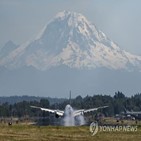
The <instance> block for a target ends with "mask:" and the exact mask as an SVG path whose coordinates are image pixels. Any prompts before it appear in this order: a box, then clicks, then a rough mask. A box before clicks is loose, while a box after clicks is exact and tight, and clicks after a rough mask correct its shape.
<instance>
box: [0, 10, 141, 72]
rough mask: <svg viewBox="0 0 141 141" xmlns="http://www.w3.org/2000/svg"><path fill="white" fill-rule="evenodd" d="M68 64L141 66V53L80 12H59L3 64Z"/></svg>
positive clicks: (43, 66)
mask: <svg viewBox="0 0 141 141" xmlns="http://www.w3.org/2000/svg"><path fill="white" fill-rule="evenodd" d="M61 65H65V66H68V67H70V68H77V69H83V68H85V69H94V68H101V67H106V68H109V69H115V70H118V69H127V70H134V69H137V70H139V71H140V70H141V56H137V55H133V54H131V53H129V52H126V51H124V50H122V49H120V47H119V46H118V45H117V44H115V43H114V42H113V41H112V40H111V39H109V38H108V37H107V36H106V35H105V34H104V33H103V32H102V31H100V30H98V29H97V28H96V26H95V25H94V24H92V23H91V22H89V21H88V20H87V19H86V18H85V17H84V16H83V15H81V14H79V13H74V12H69V11H63V12H60V13H58V14H57V15H56V16H55V17H54V18H53V19H52V20H51V21H50V22H49V23H48V24H47V25H46V26H45V27H44V28H43V30H42V31H41V32H40V34H39V35H38V36H37V37H36V39H35V40H33V41H30V42H27V43H25V44H22V45H20V46H19V47H18V48H15V49H14V50H10V51H9V53H6V55H5V56H4V57H3V58H2V59H1V60H0V66H5V67H7V68H12V69H13V68H18V67H21V66H32V67H34V68H36V69H38V70H47V69H49V68H51V67H57V66H61Z"/></svg>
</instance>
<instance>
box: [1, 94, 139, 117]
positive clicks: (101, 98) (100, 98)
mask: <svg viewBox="0 0 141 141" xmlns="http://www.w3.org/2000/svg"><path fill="white" fill-rule="evenodd" d="M69 103H70V101H69V100H65V101H63V102H61V103H54V104H50V103H49V100H48V99H47V98H43V99H41V100H40V101H36V100H34V101H21V102H18V103H14V104H9V103H8V102H5V103H2V104H1V105H0V117H19V118H20V117H24V116H29V117H42V116H48V115H49V113H47V112H43V111H41V110H37V109H33V108H31V107H30V106H31V105H34V106H39V107H44V108H51V109H60V110H64V108H65V106H66V105H67V104H69ZM71 105H72V107H73V108H74V109H89V108H95V107H100V106H105V105H106V106H109V107H108V108H107V109H105V110H103V112H104V114H105V115H106V116H114V115H115V114H120V113H121V112H123V111H125V109H127V110H129V111H131V110H134V111H141V94H135V95H134V96H131V97H126V96H125V95H124V94H123V93H122V92H116V93H115V95H114V96H110V95H93V96H88V95H87V96H86V97H84V98H83V97H81V96H80V95H79V96H77V97H76V98H74V99H72V101H71Z"/></svg>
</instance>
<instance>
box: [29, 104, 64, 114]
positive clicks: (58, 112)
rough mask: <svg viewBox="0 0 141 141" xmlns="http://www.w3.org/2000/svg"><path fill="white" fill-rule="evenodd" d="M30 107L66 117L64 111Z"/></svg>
mask: <svg viewBox="0 0 141 141" xmlns="http://www.w3.org/2000/svg"><path fill="white" fill-rule="evenodd" d="M30 107H31V108H35V109H40V110H42V111H46V112H49V113H54V114H57V115H59V116H63V115H64V111H61V110H52V109H47V108H42V107H37V106H30Z"/></svg>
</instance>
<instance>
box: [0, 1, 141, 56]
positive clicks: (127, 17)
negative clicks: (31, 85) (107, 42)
mask: <svg viewBox="0 0 141 141" xmlns="http://www.w3.org/2000/svg"><path fill="white" fill-rule="evenodd" d="M63 10H70V11H75V12H80V13H82V14H83V15H84V16H86V17H87V19H88V20H90V21H91V22H92V23H94V24H95V25H96V26H97V27H98V28H99V29H100V30H102V31H103V32H104V33H105V34H107V35H108V37H109V38H111V39H112V40H113V41H115V42H116V43H118V44H119V45H120V47H121V48H122V49H125V50H126V51H129V52H131V53H135V54H139V55H141V41H140V37H141V0H0V47H2V46H3V45H4V43H5V42H7V41H8V40H12V41H14V42H15V43H16V44H21V43H23V42H25V41H27V40H30V39H33V38H34V37H36V35H37V34H38V33H39V32H40V30H41V29H42V27H43V26H44V25H45V24H46V23H47V22H48V21H49V20H50V19H51V18H53V17H54V16H55V15H56V13H58V12H60V11H63Z"/></svg>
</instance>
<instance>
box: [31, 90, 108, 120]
mask: <svg viewBox="0 0 141 141" xmlns="http://www.w3.org/2000/svg"><path fill="white" fill-rule="evenodd" d="M30 107H31V108H36V109H40V110H42V111H46V112H49V113H53V114H55V117H56V118H59V117H65V116H66V115H67V116H71V117H77V116H80V115H85V114H86V113H89V112H93V111H97V110H99V109H104V108H107V107H109V106H101V107H97V108H91V109H79V110H73V108H72V106H71V92H70V104H68V105H66V107H65V110H64V111H62V110H59V109H48V108H42V107H37V106H30Z"/></svg>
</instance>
